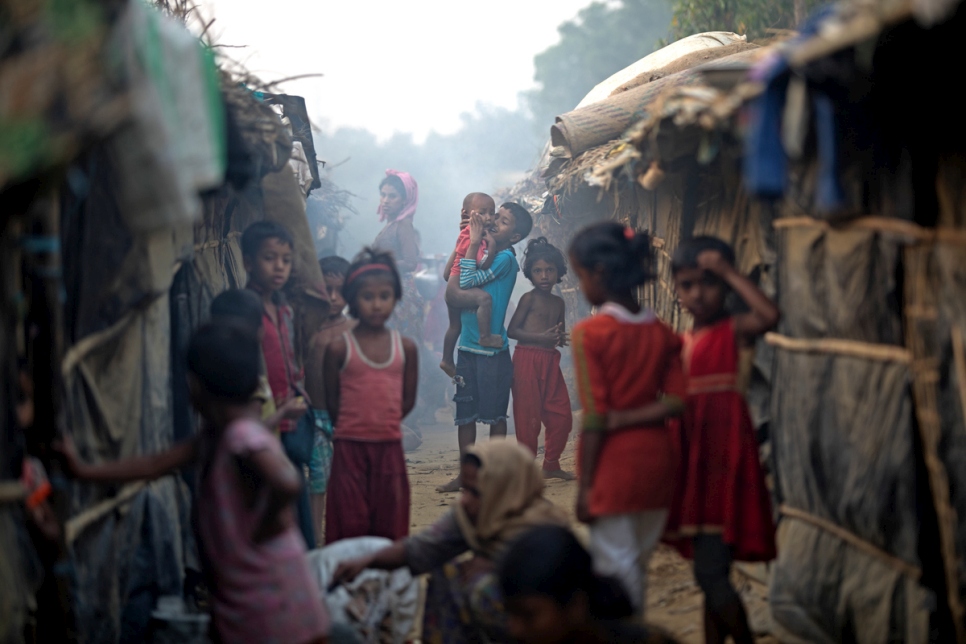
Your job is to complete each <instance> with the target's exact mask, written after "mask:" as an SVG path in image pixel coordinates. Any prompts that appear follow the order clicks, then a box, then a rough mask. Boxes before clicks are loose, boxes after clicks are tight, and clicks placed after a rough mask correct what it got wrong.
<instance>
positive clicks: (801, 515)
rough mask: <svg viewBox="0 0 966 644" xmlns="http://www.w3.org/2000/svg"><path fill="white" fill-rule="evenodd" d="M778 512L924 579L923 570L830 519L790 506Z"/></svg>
mask: <svg viewBox="0 0 966 644" xmlns="http://www.w3.org/2000/svg"><path fill="white" fill-rule="evenodd" d="M778 512H779V513H780V514H781V515H782V516H785V517H788V518H789V519H797V520H798V521H802V522H803V523H807V524H809V525H811V526H814V527H816V528H819V529H820V530H823V531H825V532H828V533H829V534H831V535H834V536H836V537H838V538H839V539H841V540H842V541H844V542H846V543H847V544H849V545H850V546H853V547H855V548H856V549H857V550H861V551H862V552H864V553H865V554H867V555H871V556H872V557H875V558H876V559H878V560H879V561H881V562H882V563H884V564H886V565H888V566H889V567H890V568H892V569H894V570H897V571H899V572H901V573H902V574H903V575H906V576H908V577H911V578H912V579H914V580H916V581H918V580H919V578H920V577H922V569H921V568H920V567H919V566H914V565H912V564H911V563H909V562H907V561H904V560H902V559H900V558H899V557H896V556H894V555H891V554H889V553H888V552H886V551H885V550H883V549H882V548H880V547H879V546H877V545H875V544H873V543H870V542H868V541H866V540H865V539H863V538H862V537H860V536H858V535H856V534H855V533H853V532H849V531H848V530H846V529H845V528H843V527H842V526H840V525H838V524H836V523H833V522H832V521H829V520H828V519H823V518H822V517H819V516H815V515H814V514H811V513H810V512H806V511H805V510H800V509H798V508H794V507H792V506H790V505H785V504H782V505H780V506H778Z"/></svg>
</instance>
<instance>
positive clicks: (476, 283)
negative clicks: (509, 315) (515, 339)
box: [458, 249, 520, 356]
mask: <svg viewBox="0 0 966 644" xmlns="http://www.w3.org/2000/svg"><path fill="white" fill-rule="evenodd" d="M519 271H520V266H519V264H517V258H516V257H514V256H513V252H512V251H511V250H510V249H506V250H503V251H500V252H499V253H497V255H496V257H494V258H493V264H492V265H491V266H490V268H489V270H479V269H477V267H476V260H475V259H466V258H464V259H461V260H460V288H477V287H478V288H481V289H483V290H484V291H486V292H487V293H489V294H490V297H491V298H492V299H493V314H492V315H491V316H490V332H491V333H499V334H500V335H501V336H502V337H503V348H502V349H491V348H489V347H481V346H480V328H479V325H477V323H476V310H475V309H463V310H462V311H461V312H460V320H461V321H462V324H463V330H462V332H461V333H460V340H459V345H458V349H459V350H460V351H468V352H469V353H476V354H479V355H484V356H492V355H496V354H497V353H499V352H500V351H506V350H507V348H508V347H509V344H508V343H507V337H506V326H505V324H504V323H505V321H506V310H507V308H508V307H509V306H510V294H511V293H512V292H513V287H514V286H515V285H516V283H517V273H518V272H519Z"/></svg>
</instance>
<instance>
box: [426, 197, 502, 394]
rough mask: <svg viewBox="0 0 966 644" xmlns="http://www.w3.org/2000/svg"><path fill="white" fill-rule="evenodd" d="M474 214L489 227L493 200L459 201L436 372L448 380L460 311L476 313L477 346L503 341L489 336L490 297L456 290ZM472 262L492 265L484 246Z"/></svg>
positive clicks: (452, 370) (453, 365) (494, 345)
mask: <svg viewBox="0 0 966 644" xmlns="http://www.w3.org/2000/svg"><path fill="white" fill-rule="evenodd" d="M473 214H478V215H479V216H480V217H481V218H482V220H483V226H484V228H485V227H487V226H489V225H490V224H491V223H492V220H493V217H494V215H495V214H496V203H495V202H494V201H493V197H491V196H490V195H486V194H483V193H482V192H471V193H470V194H468V195H466V197H465V198H464V199H463V209H462V210H461V211H460V234H459V237H457V238H456V250H454V251H453V254H452V255H450V258H449V261H448V262H446V271H445V273H444V275H446V295H445V297H446V309H447V311H448V313H449V328H447V329H446V335H445V336H444V337H443V361H442V362H440V363H439V368H440V369H442V370H443V371H444V372H446V375H448V376H449V377H450V378H452V377H454V376H455V375H456V363H454V362H453V351H454V350H455V349H456V341H457V340H458V339H459V337H460V331H461V330H462V328H463V323H462V322H461V321H460V317H461V314H462V312H463V309H475V310H476V324H477V325H478V326H479V329H480V345H481V346H484V347H490V348H498V347H501V346H503V339H502V338H500V337H499V336H496V335H493V334H492V333H491V329H490V317H491V315H492V311H493V301H492V299H491V298H490V294H489V293H487V292H486V291H484V290H483V289H480V288H467V289H463V288H460V282H459V276H460V261H461V260H462V259H463V258H465V257H466V251H467V249H468V248H469V246H470V229H469V221H470V216H471V215H473ZM475 259H476V261H477V262H478V263H479V265H480V268H483V269H489V268H490V265H491V264H492V263H493V256H492V255H490V254H488V253H487V252H486V242H485V241H484V242H482V243H480V246H479V250H478V251H477V256H476V258H475Z"/></svg>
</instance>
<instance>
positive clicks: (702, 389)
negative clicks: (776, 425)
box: [665, 318, 775, 561]
mask: <svg viewBox="0 0 966 644" xmlns="http://www.w3.org/2000/svg"><path fill="white" fill-rule="evenodd" d="M683 339H684V352H683V363H684V371H685V374H686V375H687V379H688V388H687V394H688V395H687V409H686V411H685V415H684V427H683V431H681V432H680V437H681V443H682V444H681V450H682V456H683V459H684V467H683V469H682V476H683V478H682V479H681V480H680V481H679V482H678V486H677V490H676V493H675V503H674V506H673V507H672V510H671V516H670V517H669V519H668V526H667V532H666V534H665V539H666V540H667V541H669V542H671V543H672V544H673V545H675V546H676V547H677V548H678V549H679V550H680V551H681V553H682V554H683V555H684V556H686V557H690V556H691V554H692V549H691V537H693V536H695V535H697V534H721V535H722V539H723V540H724V542H725V543H726V544H728V545H729V546H731V548H732V552H733V555H734V558H735V559H737V560H739V561H768V560H771V559H774V558H775V525H774V522H773V520H772V513H771V498H770V496H769V494H768V490H767V488H766V487H765V477H764V473H763V472H762V469H761V464H760V463H759V461H758V444H757V442H756V441H755V433H754V428H753V426H752V423H751V416H750V415H749V414H748V405H747V403H746V402H745V399H744V397H743V396H742V395H741V392H739V391H738V387H737V381H738V345H737V342H736V341H735V331H734V320H733V319H732V318H727V319H725V320H722V321H721V322H718V323H717V324H715V325H713V326H710V327H708V328H705V329H702V330H701V331H698V332H697V333H693V334H692V333H687V334H685V335H684V338H683Z"/></svg>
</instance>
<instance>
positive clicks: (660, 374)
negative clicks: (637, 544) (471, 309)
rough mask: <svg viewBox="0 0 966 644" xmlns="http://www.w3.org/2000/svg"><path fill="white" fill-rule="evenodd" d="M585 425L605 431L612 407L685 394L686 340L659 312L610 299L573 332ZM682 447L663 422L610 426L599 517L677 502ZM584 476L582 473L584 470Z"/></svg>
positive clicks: (595, 511) (597, 479)
mask: <svg viewBox="0 0 966 644" xmlns="http://www.w3.org/2000/svg"><path fill="white" fill-rule="evenodd" d="M571 344H572V345H573V351H574V364H575V367H576V372H577V374H576V375H577V387H578V390H579V391H580V399H581V402H582V403H583V432H582V433H581V440H580V442H579V443H578V445H577V449H578V461H577V463H578V466H579V464H580V459H579V452H580V451H581V450H582V449H583V435H584V433H586V432H594V431H606V425H607V414H608V412H610V411H616V410H626V409H634V408H635V407H642V406H644V405H647V404H648V403H652V402H655V401H656V400H659V399H660V398H661V397H662V396H673V397H676V398H678V399H679V400H680V399H683V398H684V373H683V372H682V370H681V353H680V352H681V341H680V340H679V339H678V337H677V336H676V335H675V334H674V331H672V330H671V329H670V328H669V327H668V326H667V325H666V324H664V323H663V322H661V321H660V320H658V319H657V317H655V315H654V313H652V312H650V311H647V310H642V311H641V312H639V313H631V312H630V311H628V310H627V309H625V308H623V307H621V306H618V305H617V304H614V303H610V302H609V303H607V304H604V306H602V307H601V309H600V312H599V313H598V314H597V315H595V316H594V317H592V318H589V319H587V320H582V321H581V322H579V323H577V325H576V326H575V327H574V330H573V333H572V334H571ZM677 472H678V454H677V451H676V448H675V444H674V440H673V438H672V436H671V432H670V430H669V429H668V427H667V425H666V424H665V423H664V422H660V423H655V424H653V425H641V426H637V427H625V428H622V429H619V430H614V431H608V432H607V438H606V439H605V440H604V444H603V446H602V447H601V452H600V455H599V456H598V462H597V468H596V470H595V471H594V480H593V483H592V486H591V490H590V498H589V499H588V505H589V506H590V507H589V510H590V514H591V515H593V516H595V517H602V516H611V515H617V514H630V513H635V512H642V511H645V510H660V509H664V508H668V507H670V505H671V501H672V493H673V485H674V479H675V477H676V476H677ZM578 475H580V476H582V474H581V473H580V472H578Z"/></svg>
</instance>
